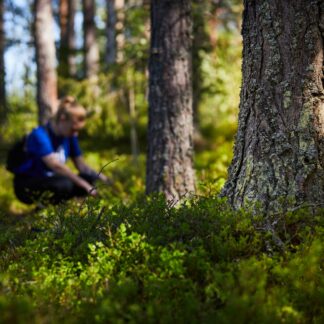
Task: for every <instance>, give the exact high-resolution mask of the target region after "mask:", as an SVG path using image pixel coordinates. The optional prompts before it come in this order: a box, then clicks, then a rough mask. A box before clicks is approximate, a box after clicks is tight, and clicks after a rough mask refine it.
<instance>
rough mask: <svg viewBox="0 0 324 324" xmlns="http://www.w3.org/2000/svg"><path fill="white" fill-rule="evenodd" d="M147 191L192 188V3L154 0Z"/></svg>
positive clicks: (178, 192) (175, 193)
mask: <svg viewBox="0 0 324 324" xmlns="http://www.w3.org/2000/svg"><path fill="white" fill-rule="evenodd" d="M151 31H152V34H151V57H150V66H149V70H150V84H149V87H150V94H149V129H148V155H147V172H146V192H147V193H151V192H162V193H164V194H165V195H166V198H167V199H169V200H170V199H176V200H177V199H179V198H181V197H182V196H183V195H185V194H186V193H188V192H193V191H194V171H193V167H192V158H193V144H192V136H193V116H192V115H193V114H192V80H191V47H192V40H191V36H192V19H191V2H190V1H188V0H172V1H171V0H153V1H152V3H151Z"/></svg>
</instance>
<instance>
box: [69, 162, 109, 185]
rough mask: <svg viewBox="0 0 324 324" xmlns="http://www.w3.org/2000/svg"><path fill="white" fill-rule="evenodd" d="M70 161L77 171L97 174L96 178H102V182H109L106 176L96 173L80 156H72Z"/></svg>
mask: <svg viewBox="0 0 324 324" xmlns="http://www.w3.org/2000/svg"><path fill="white" fill-rule="evenodd" d="M72 161H73V163H74V165H75V167H76V168H77V169H78V171H79V172H81V173H86V174H95V175H97V177H98V179H100V180H102V181H103V182H106V183H108V182H109V180H108V178H107V177H106V176H105V175H104V174H103V173H100V174H98V173H97V172H96V171H95V170H93V169H92V168H91V167H90V166H89V165H87V163H86V162H85V161H84V159H83V157H82V156H78V157H75V158H72Z"/></svg>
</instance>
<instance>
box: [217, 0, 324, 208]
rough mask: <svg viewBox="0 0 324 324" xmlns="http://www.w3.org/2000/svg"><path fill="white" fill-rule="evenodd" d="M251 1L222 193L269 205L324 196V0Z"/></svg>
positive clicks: (239, 202)
mask: <svg viewBox="0 0 324 324" xmlns="http://www.w3.org/2000/svg"><path fill="white" fill-rule="evenodd" d="M244 5H245V10H244V14H243V28H242V35H243V67H242V70H243V83H242V90H241V103H240V114H239V128H238V133H237V138H236V144H235V149H234V159H233V161H232V164H231V166H230V168H229V177H228V180H227V183H226V184H225V187H224V189H223V192H222V194H223V195H225V196H227V197H228V199H229V202H230V203H231V204H232V205H233V206H234V207H235V208H238V207H241V206H244V205H245V204H246V203H247V202H253V203H254V202H256V201H259V202H260V203H261V206H262V207H263V208H264V210H265V211H275V210H277V211H278V210H280V209H281V208H282V206H283V204H286V205H287V204H289V206H294V207H296V206H299V205H301V204H303V203H306V204H311V205H314V204H315V205H316V204H323V203H324V90H323V82H324V79H323V61H324V60H323V35H324V2H323V1H321V0H286V1H281V0H271V1H270V0H260V1H256V0H245V1H244Z"/></svg>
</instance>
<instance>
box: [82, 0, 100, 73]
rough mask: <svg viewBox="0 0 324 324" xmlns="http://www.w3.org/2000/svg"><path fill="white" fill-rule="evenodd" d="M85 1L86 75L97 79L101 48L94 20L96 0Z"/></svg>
mask: <svg viewBox="0 0 324 324" xmlns="http://www.w3.org/2000/svg"><path fill="white" fill-rule="evenodd" d="M82 3H83V19H84V20H83V32H84V69H85V71H84V72H85V73H84V74H85V77H86V78H88V79H97V76H98V72H99V48H98V44H97V37H96V25H95V21H94V17H95V11H96V5H95V0H82Z"/></svg>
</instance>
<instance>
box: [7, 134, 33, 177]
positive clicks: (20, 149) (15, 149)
mask: <svg viewBox="0 0 324 324" xmlns="http://www.w3.org/2000/svg"><path fill="white" fill-rule="evenodd" d="M26 141H27V135H24V136H23V137H22V138H20V139H19V140H17V141H16V142H15V143H14V144H13V145H12V147H11V148H10V149H9V151H8V154H7V160H6V169H7V170H8V171H9V172H12V173H16V172H17V171H18V168H19V167H20V166H21V165H23V164H24V162H26V161H27V159H28V153H27V151H26Z"/></svg>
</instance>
